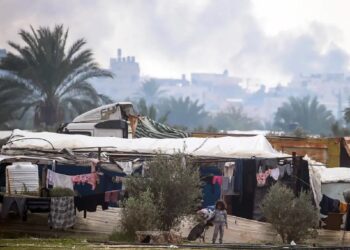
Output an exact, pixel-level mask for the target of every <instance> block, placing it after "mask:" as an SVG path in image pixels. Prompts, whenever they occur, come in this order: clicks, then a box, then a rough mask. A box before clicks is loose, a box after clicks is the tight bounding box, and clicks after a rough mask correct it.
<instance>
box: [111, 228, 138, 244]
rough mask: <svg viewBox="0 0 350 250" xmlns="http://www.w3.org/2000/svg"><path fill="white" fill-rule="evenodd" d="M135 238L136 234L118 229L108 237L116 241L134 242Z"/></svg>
mask: <svg viewBox="0 0 350 250" xmlns="http://www.w3.org/2000/svg"><path fill="white" fill-rule="evenodd" d="M134 239H135V236H134V235H131V234H129V233H127V232H121V231H117V230H114V231H113V232H112V234H111V235H110V236H109V237H108V240H110V241H116V242H134Z"/></svg>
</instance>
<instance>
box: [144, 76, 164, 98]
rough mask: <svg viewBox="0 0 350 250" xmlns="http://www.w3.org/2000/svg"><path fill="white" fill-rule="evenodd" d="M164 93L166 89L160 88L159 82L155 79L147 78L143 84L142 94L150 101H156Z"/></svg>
mask: <svg viewBox="0 0 350 250" xmlns="http://www.w3.org/2000/svg"><path fill="white" fill-rule="evenodd" d="M164 93H165V91H164V90H161V89H160V86H159V84H158V83H157V82H156V81H155V80H154V79H150V80H147V81H145V82H143V83H142V85H141V96H142V98H143V99H145V100H146V101H147V102H148V103H155V102H156V101H157V100H158V99H160V97H161V95H162V94H164Z"/></svg>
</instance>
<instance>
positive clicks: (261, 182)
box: [256, 166, 271, 187]
mask: <svg viewBox="0 0 350 250" xmlns="http://www.w3.org/2000/svg"><path fill="white" fill-rule="evenodd" d="M270 174H271V170H270V169H268V170H266V171H265V172H263V171H262V169H261V166H260V167H259V172H258V173H257V174H256V182H257V184H256V185H257V187H264V186H265V185H266V180H267V177H269V176H270Z"/></svg>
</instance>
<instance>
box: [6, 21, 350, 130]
mask: <svg viewBox="0 0 350 250" xmlns="http://www.w3.org/2000/svg"><path fill="white" fill-rule="evenodd" d="M68 34H69V32H68V29H64V27H63V26H62V25H56V26H55V27H54V28H53V29H50V28H48V27H39V28H38V29H34V28H33V27H30V30H29V31H26V30H20V31H19V36H20V38H21V43H19V44H18V43H15V42H12V41H10V42H9V43H8V44H9V46H10V47H11V48H12V49H13V51H14V53H12V52H9V53H8V54H7V55H6V57H5V58H3V59H2V60H1V61H0V70H3V71H4V72H5V73H2V74H1V73H0V104H1V105H0V128H1V129H12V128H25V129H37V130H54V129H55V128H57V126H58V125H59V124H60V123H62V122H66V121H70V120H72V119H73V118H74V117H75V116H77V115H78V114H81V113H83V112H85V111H87V110H90V109H92V108H95V107H98V106H101V105H103V104H107V103H111V102H112V100H111V99H110V98H109V97H108V96H105V95H101V94H99V93H98V92H97V91H96V89H95V88H94V87H93V86H92V85H91V84H90V83H89V80H91V79H92V78H102V77H107V78H112V77H114V76H113V74H112V73H111V72H109V71H108V70H104V69H101V68H100V67H99V66H98V64H97V63H96V62H95V60H94V58H93V52H92V51H91V50H90V49H86V48H85V46H86V41H85V40H84V39H78V40H77V41H74V42H73V43H72V44H71V45H70V46H68V45H67V38H68ZM21 44H23V45H21ZM0 72H1V71H0ZM116 77H117V76H116ZM164 94H165V93H164V91H163V90H161V89H160V86H159V85H158V84H157V83H156V82H154V81H152V80H149V81H146V82H144V83H143V84H142V89H141V96H138V97H137V98H134V99H133V100H132V101H133V103H134V104H135V106H136V108H137V110H138V111H139V113H140V114H141V115H146V116H149V117H150V118H152V119H154V120H157V121H159V122H162V123H166V124H169V125H172V126H175V127H178V128H182V129H185V130H190V131H210V132H215V131H218V130H252V129H265V130H282V131H286V132H289V133H299V134H301V135H304V134H321V135H331V134H333V135H347V134H350V130H349V129H347V127H346V126H344V125H343V124H342V123H341V122H340V121H336V119H335V117H334V116H333V114H332V112H331V111H330V110H328V109H327V108H326V106H325V105H323V104H320V103H319V101H318V99H317V98H316V97H310V96H306V97H302V98H296V97H290V98H289V99H288V101H286V102H285V103H283V104H282V106H281V107H279V108H278V109H277V111H276V113H275V116H274V117H273V118H272V119H271V122H270V123H265V124H264V123H263V122H261V121H258V120H256V119H254V118H252V117H250V116H249V115H247V114H245V113H244V111H243V109H242V108H240V107H238V108H237V107H228V108H227V109H226V110H223V111H220V112H218V113H215V114H213V113H210V112H208V111H206V110H205V106H204V104H201V103H199V101H198V100H192V99H191V98H190V97H180V98H175V97H162V96H165V95H164ZM344 120H345V121H346V122H350V108H347V109H345V111H344Z"/></svg>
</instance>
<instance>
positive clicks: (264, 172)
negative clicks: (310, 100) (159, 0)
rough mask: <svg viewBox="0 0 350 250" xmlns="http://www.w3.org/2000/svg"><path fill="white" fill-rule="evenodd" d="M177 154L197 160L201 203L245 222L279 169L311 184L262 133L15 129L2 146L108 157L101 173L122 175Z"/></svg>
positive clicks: (255, 213) (13, 151)
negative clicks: (219, 206)
mask: <svg viewBox="0 0 350 250" xmlns="http://www.w3.org/2000/svg"><path fill="white" fill-rule="evenodd" d="M179 152H182V153H184V154H186V155H189V156H192V157H194V159H195V161H194V162H195V164H196V165H198V166H199V169H200V171H201V174H202V181H203V183H205V184H204V186H203V194H204V199H203V205H205V206H207V205H213V204H214V203H215V201H216V200H217V199H219V198H222V199H225V200H226V202H227V203H228V207H229V212H230V213H233V214H235V215H238V216H241V217H245V218H255V219H260V218H261V213H260V211H259V204H260V202H261V199H262V198H263V196H264V194H265V193H266V191H267V189H268V186H269V185H271V183H273V182H274V181H276V180H277V179H278V178H279V177H278V176H276V172H277V171H279V169H278V170H277V168H281V169H285V168H286V165H288V166H290V169H292V172H291V171H289V175H288V178H287V179H286V177H284V176H282V177H281V178H284V179H286V180H287V182H288V183H289V184H290V186H291V187H292V188H294V190H295V191H296V192H298V191H300V189H301V188H302V187H301V186H302V185H301V184H300V181H298V180H302V181H303V182H305V183H307V182H308V179H306V178H304V177H303V176H302V174H303V172H305V171H302V170H301V167H302V164H301V163H302V161H301V159H299V158H297V157H291V156H290V155H287V154H283V153H280V152H278V151H276V150H275V149H273V147H272V146H271V144H270V143H269V142H268V141H267V140H266V138H265V137H264V136H262V135H257V136H247V137H221V138H191V137H188V138H170V139H155V138H138V139H123V138H115V137H89V136H84V135H69V134H56V133H49V132H38V133H35V132H28V131H22V130H14V131H13V133H12V136H11V138H10V139H9V141H8V142H7V143H6V144H5V145H4V146H3V147H2V153H3V154H5V155H12V156H16V155H27V156H28V155H30V156H31V157H35V156H37V157H48V158H51V159H58V158H61V159H62V160H63V161H70V162H71V161H76V162H79V161H80V162H83V161H84V158H85V159H86V158H87V157H88V156H89V155H90V156H91V154H94V155H95V158H97V157H100V158H101V157H102V159H104V163H103V164H101V168H102V169H106V166H105V165H107V163H109V164H110V166H109V169H110V170H112V171H119V172H120V169H123V171H124V173H126V172H128V174H131V173H133V172H134V171H135V170H137V169H139V168H138V167H139V166H142V162H143V161H145V160H147V159H149V158H151V157H153V156H154V155H155V154H157V153H161V154H165V155H172V154H176V153H179ZM227 163H230V164H229V165H230V166H231V167H232V166H233V167H234V168H235V171H231V170H229V171H225V169H226V167H225V166H226V165H227ZM225 164H226V165H225ZM65 165H67V164H65ZM57 169H61V170H63V169H65V172H61V174H69V175H71V174H77V172H76V171H75V172H74V173H72V172H71V171H72V170H71V169H74V168H71V167H65V168H64V167H63V166H62V167H60V168H56V170H57ZM272 169H275V170H276V171H274V173H275V180H271V181H270V179H271V178H270V177H269V176H270V173H271V170H272ZM67 171H68V172H67ZM258 176H265V177H264V178H265V179H267V178H268V177H269V178H270V179H269V181H268V182H266V185H265V184H264V185H261V183H257V182H258V181H257V178H258ZM286 176H287V175H286ZM293 176H296V177H297V178H294V177H293ZM307 177H308V176H307ZM227 178H228V179H229V182H230V185H231V186H230V187H232V188H231V190H229V192H228V193H227V192H226V191H224V190H223V188H224V186H225V187H226V184H227V181H228V179H227ZM214 179H215V180H216V181H214ZM222 181H224V182H222ZM233 181H234V182H235V184H234V185H233ZM288 183H287V184H288ZM233 186H235V187H234V190H235V191H234V190H233Z"/></svg>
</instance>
